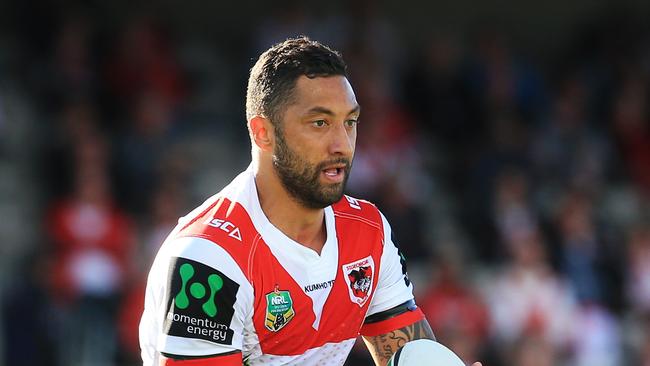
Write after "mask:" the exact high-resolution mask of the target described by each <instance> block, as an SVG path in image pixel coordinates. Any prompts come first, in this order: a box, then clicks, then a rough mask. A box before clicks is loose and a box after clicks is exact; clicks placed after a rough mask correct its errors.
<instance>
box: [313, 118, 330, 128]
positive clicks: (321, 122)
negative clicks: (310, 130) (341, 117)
mask: <svg viewBox="0 0 650 366" xmlns="http://www.w3.org/2000/svg"><path fill="white" fill-rule="evenodd" d="M312 123H313V124H314V126H316V127H324V126H325V125H326V124H327V122H325V120H322V119H319V120H317V121H314V122H312Z"/></svg>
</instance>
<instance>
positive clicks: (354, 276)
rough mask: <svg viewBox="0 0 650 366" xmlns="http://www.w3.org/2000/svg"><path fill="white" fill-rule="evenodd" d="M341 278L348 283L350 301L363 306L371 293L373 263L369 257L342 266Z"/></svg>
mask: <svg viewBox="0 0 650 366" xmlns="http://www.w3.org/2000/svg"><path fill="white" fill-rule="evenodd" d="M342 269H343V277H344V278H345V280H346V281H347V283H348V292H349V294H350V300H352V302H354V303H355V304H357V305H359V306H363V305H364V304H365V303H366V301H368V298H369V297H370V294H371V293H372V275H373V273H374V271H375V263H374V261H373V260H372V257H371V256H368V257H366V258H363V259H360V260H358V261H356V262H352V263H348V264H344V265H343V266H342Z"/></svg>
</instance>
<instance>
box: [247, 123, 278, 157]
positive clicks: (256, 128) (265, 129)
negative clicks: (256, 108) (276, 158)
mask: <svg viewBox="0 0 650 366" xmlns="http://www.w3.org/2000/svg"><path fill="white" fill-rule="evenodd" d="M248 130H249V131H250V134H251V140H252V141H253V143H254V144H255V145H256V146H257V147H258V148H259V149H260V150H262V151H273V139H274V138H275V136H274V135H273V132H274V129H273V125H272V124H271V121H270V120H269V119H268V118H264V117H262V116H255V117H253V118H251V119H250V120H249V121H248Z"/></svg>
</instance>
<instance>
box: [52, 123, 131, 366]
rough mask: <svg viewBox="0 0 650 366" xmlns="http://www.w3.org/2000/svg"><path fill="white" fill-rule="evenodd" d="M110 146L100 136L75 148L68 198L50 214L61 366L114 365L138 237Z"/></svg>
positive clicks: (83, 139)
mask: <svg viewBox="0 0 650 366" xmlns="http://www.w3.org/2000/svg"><path fill="white" fill-rule="evenodd" d="M107 150H108V146H107V145H106V142H105V141H104V140H103V139H102V138H101V137H100V136H98V135H97V134H93V133H90V134H88V135H83V136H80V139H79V140H78V141H77V143H76V145H75V146H74V160H73V162H74V170H73V171H74V172H75V175H74V180H73V190H72V193H71V195H70V196H69V197H65V198H62V199H61V200H59V201H58V202H56V203H55V204H54V205H53V206H52V208H51V209H50V211H49V214H48V219H47V227H48V234H49V239H50V241H51V242H52V245H53V246H52V255H53V261H54V264H53V268H52V273H51V274H50V276H51V277H52V278H53V282H54V285H53V288H52V296H53V297H54V298H55V299H56V301H57V303H58V305H59V309H60V310H61V315H62V321H63V324H61V326H60V327H59V331H60V335H59V337H58V338H59V339H60V340H61V345H60V347H59V351H60V355H59V356H60V358H59V359H60V363H61V365H70V366H78V365H79V366H81V365H91V364H92V365H98V366H99V365H110V364H111V363H112V362H113V358H114V356H115V351H116V339H115V330H114V329H115V328H114V325H113V324H114V322H115V311H116V305H117V303H118V301H119V299H120V296H121V294H122V290H123V288H124V282H125V280H126V274H127V273H128V270H129V259H130V256H131V255H132V254H133V243H134V235H133V228H132V226H131V222H130V220H129V218H128V217H127V216H126V215H125V214H124V213H123V212H122V211H121V210H119V209H118V208H117V207H116V205H115V203H114V201H113V199H112V197H111V191H110V182H109V176H108V169H107V163H108V162H107V159H108V151H107Z"/></svg>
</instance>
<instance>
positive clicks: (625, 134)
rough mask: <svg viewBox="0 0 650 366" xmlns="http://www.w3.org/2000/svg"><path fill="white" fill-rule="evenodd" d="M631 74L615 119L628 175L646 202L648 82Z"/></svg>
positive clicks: (649, 193) (649, 181)
mask: <svg viewBox="0 0 650 366" xmlns="http://www.w3.org/2000/svg"><path fill="white" fill-rule="evenodd" d="M638 74H642V73H640V72H639V73H637V72H631V73H630V75H628V76H626V77H625V78H624V79H623V81H622V86H621V88H620V91H619V92H618V95H616V97H615V98H614V102H613V103H614V108H613V116H612V119H611V123H612V129H613V131H614V136H615V138H616V140H617V143H618V149H619V151H620V153H621V155H622V157H623V159H624V162H625V166H626V168H627V173H628V174H629V176H630V178H632V180H633V181H634V183H635V184H636V186H637V187H638V188H639V191H640V192H641V193H643V194H644V196H645V198H646V199H648V197H650V125H649V124H648V117H649V116H650V114H649V113H648V99H649V98H650V94H649V93H648V86H647V82H646V81H645V80H643V79H641V78H639V77H638Z"/></svg>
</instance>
